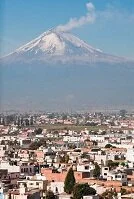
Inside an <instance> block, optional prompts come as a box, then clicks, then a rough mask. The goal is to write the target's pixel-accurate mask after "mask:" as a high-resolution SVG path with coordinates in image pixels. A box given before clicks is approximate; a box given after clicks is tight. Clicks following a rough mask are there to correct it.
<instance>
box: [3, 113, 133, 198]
mask: <svg viewBox="0 0 134 199" xmlns="http://www.w3.org/2000/svg"><path fill="white" fill-rule="evenodd" d="M122 114H123V113H122ZM0 121H1V125H0V198H2V199H45V198H46V193H47V192H48V191H52V192H53V193H54V195H55V197H56V198H59V199H70V198H71V197H72V195H71V194H67V193H65V190H64V183H65V178H66V176H67V173H68V170H69V169H70V168H73V171H74V176H75V180H76V183H88V184H89V185H90V187H92V188H94V189H95V190H96V195H90V196H86V195H85V196H84V197H83V198H85V199H101V198H104V199H105V197H104V195H103V194H104V193H106V194H107V193H108V192H116V193H117V194H116V196H110V197H111V198H117V199H123V198H134V194H133V192H134V115H133V114H128V115H119V114H118V115H115V114H111V115H110V114H109V115H108V114H107V115H104V114H102V113H98V114H74V115H67V114H50V113H49V114H43V115H33V116H30V115H19V116H18V115H8V116H5V115H1V116H0ZM48 124H49V126H48ZM43 125H44V126H43ZM60 125H61V128H60ZM63 125H64V128H63ZM57 126H58V128H56V127H57ZM74 126H75V127H78V128H76V130H73V128H74ZM79 126H80V127H81V128H79ZM47 127H49V128H47ZM50 127H51V128H50ZM94 127H95V128H94ZM107 198H108V196H107Z"/></svg>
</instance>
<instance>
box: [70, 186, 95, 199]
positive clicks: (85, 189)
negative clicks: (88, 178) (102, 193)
mask: <svg viewBox="0 0 134 199" xmlns="http://www.w3.org/2000/svg"><path fill="white" fill-rule="evenodd" d="M95 194H96V190H95V189H93V188H92V187H90V186H89V185H88V184H87V183H85V184H76V185H75V186H74V189H73V198H74V199H81V198H83V196H89V195H95Z"/></svg>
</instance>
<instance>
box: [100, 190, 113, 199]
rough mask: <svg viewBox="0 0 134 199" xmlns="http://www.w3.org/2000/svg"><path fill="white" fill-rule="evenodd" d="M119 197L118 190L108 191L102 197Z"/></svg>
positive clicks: (108, 198)
mask: <svg viewBox="0 0 134 199" xmlns="http://www.w3.org/2000/svg"><path fill="white" fill-rule="evenodd" d="M116 196H117V192H116V190H106V191H105V192H104V193H103V194H102V195H101V197H102V198H101V199H112V198H113V197H116Z"/></svg>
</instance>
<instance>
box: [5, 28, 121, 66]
mask: <svg viewBox="0 0 134 199" xmlns="http://www.w3.org/2000/svg"><path fill="white" fill-rule="evenodd" d="M7 58H8V60H10V59H11V60H13V61H14V60H15V61H23V62H30V61H43V62H54V63H55V62H57V61H60V62H63V63H68V62H69V63H74V62H78V63H91V62H120V61H123V60H124V59H123V58H119V57H116V56H111V55H108V54H105V53H103V52H102V51H101V50H99V49H96V48H93V47H92V46H90V45H89V44H87V43H86V42H84V41H83V40H81V39H79V38H78V37H76V36H74V35H73V34H71V33H68V32H62V31H58V30H56V29H51V30H49V31H47V32H44V33H43V34H41V35H40V36H39V37H37V38H36V39H34V40H32V41H31V42H29V43H27V44H26V45H24V46H22V47H20V48H18V49H17V50H16V51H15V52H14V53H11V54H10V55H8V56H7Z"/></svg>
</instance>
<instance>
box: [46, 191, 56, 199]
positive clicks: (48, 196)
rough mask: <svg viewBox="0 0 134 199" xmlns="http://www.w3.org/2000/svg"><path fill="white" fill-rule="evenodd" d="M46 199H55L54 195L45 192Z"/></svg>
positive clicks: (50, 192)
mask: <svg viewBox="0 0 134 199" xmlns="http://www.w3.org/2000/svg"><path fill="white" fill-rule="evenodd" d="M46 199H55V195H54V193H53V192H52V191H47V193H46Z"/></svg>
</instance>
